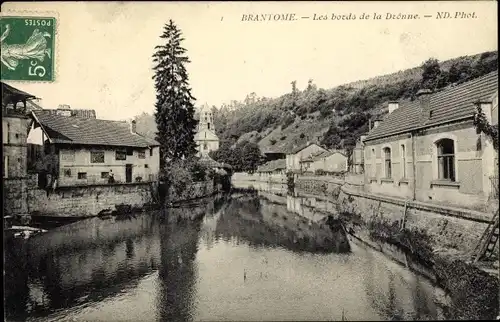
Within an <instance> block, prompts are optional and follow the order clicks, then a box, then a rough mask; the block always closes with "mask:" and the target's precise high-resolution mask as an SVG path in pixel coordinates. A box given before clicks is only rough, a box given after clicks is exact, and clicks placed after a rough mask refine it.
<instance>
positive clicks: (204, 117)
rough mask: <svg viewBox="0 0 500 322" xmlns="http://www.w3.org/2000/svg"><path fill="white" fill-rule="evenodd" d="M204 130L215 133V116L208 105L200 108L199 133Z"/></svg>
mask: <svg viewBox="0 0 500 322" xmlns="http://www.w3.org/2000/svg"><path fill="white" fill-rule="evenodd" d="M204 129H207V130H210V131H212V132H214V133H215V127H214V115H213V113H212V109H210V107H209V106H208V105H207V104H204V105H203V106H202V107H201V108H200V116H199V122H198V131H201V130H204Z"/></svg>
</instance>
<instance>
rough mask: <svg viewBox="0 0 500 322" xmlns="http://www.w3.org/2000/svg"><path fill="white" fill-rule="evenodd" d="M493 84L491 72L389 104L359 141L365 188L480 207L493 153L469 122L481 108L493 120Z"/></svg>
mask: <svg viewBox="0 0 500 322" xmlns="http://www.w3.org/2000/svg"><path fill="white" fill-rule="evenodd" d="M497 84H498V72H497V71H495V72H492V73H489V74H487V75H485V76H483V77H480V78H478V79H474V80H471V81H469V82H466V83H463V84H460V85H456V86H450V87H448V88H446V89H444V90H442V91H440V92H436V93H431V92H430V91H429V90H421V91H419V93H418V94H417V96H418V98H417V99H416V100H414V101H411V102H405V103H401V104H399V103H397V102H390V103H389V106H388V108H389V114H388V115H386V116H385V118H384V119H383V120H382V121H381V122H379V123H375V126H374V128H373V129H372V130H371V131H370V132H369V133H368V135H367V137H366V138H365V139H364V165H365V174H364V179H365V185H366V189H367V190H368V191H369V192H372V193H376V194H383V195H389V196H395V197H401V198H405V199H409V200H418V201H425V202H429V201H432V202H438V203H445V204H450V205H456V206H463V207H472V208H477V207H481V206H484V205H485V203H487V202H488V200H489V199H491V193H492V180H493V179H494V175H495V173H494V172H495V166H494V165H495V155H496V153H495V151H494V149H493V146H492V142H491V141H490V139H489V138H487V137H486V136H485V135H484V134H477V133H476V129H475V127H474V125H473V118H474V114H475V112H476V111H477V107H478V106H480V107H481V108H482V110H483V111H484V112H485V114H486V116H487V118H488V119H489V121H490V122H494V121H495V118H496V117H495V118H493V113H492V112H493V111H496V110H497V106H498V103H497V99H496V97H497V96H498V90H497ZM495 114H496V113H495ZM496 122H498V121H496Z"/></svg>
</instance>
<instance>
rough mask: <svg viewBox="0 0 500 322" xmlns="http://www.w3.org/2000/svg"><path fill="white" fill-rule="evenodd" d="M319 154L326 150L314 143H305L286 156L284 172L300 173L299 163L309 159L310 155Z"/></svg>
mask: <svg viewBox="0 0 500 322" xmlns="http://www.w3.org/2000/svg"><path fill="white" fill-rule="evenodd" d="M319 152H328V150H327V149H326V148H324V147H322V146H320V145H318V144H316V143H311V142H309V143H307V144H305V145H302V146H300V147H298V148H296V149H294V150H292V151H290V152H289V153H287V155H286V171H287V172H289V171H291V172H302V171H303V169H302V168H301V163H300V161H302V160H305V159H307V158H309V157H310V156H311V155H313V154H316V153H319Z"/></svg>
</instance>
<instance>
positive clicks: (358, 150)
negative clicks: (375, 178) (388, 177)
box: [350, 135, 366, 174]
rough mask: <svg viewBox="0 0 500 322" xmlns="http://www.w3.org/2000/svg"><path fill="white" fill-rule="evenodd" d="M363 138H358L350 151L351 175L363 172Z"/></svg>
mask: <svg viewBox="0 0 500 322" xmlns="http://www.w3.org/2000/svg"><path fill="white" fill-rule="evenodd" d="M365 137H366V136H364V135H362V136H361V137H360V139H359V140H358V141H357V142H356V146H355V147H354V149H353V151H352V168H351V169H350V171H351V172H352V173H356V174H360V173H363V172H364V167H365V158H364V157H365V153H364V143H363V140H364V139H365Z"/></svg>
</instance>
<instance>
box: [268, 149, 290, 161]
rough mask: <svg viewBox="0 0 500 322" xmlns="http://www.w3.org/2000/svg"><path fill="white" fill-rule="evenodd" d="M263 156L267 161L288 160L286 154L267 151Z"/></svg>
mask: <svg viewBox="0 0 500 322" xmlns="http://www.w3.org/2000/svg"><path fill="white" fill-rule="evenodd" d="M262 156H263V157H264V158H265V160H266V161H274V160H280V159H283V160H284V159H286V153H283V152H275V151H265V152H262Z"/></svg>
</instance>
